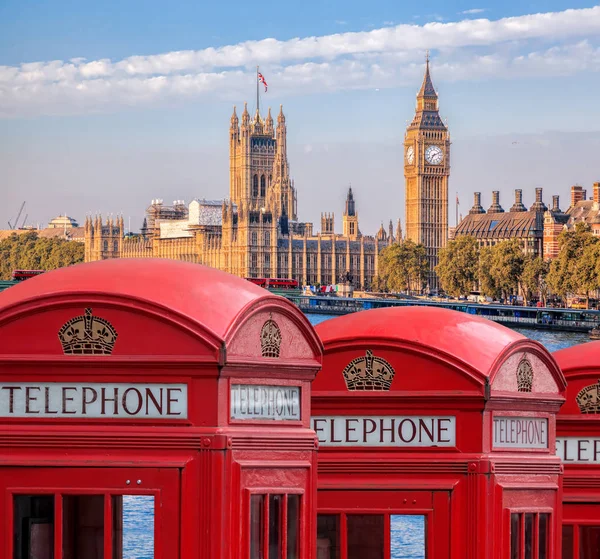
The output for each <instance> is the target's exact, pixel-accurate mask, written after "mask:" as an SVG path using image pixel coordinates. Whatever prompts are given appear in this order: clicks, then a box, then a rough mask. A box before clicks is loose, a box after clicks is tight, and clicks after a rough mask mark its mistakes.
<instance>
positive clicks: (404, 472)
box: [311, 307, 565, 559]
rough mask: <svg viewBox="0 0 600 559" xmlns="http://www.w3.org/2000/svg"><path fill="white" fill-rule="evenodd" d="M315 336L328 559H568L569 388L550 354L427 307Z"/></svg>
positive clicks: (321, 524) (316, 420) (383, 313)
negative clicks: (564, 408)
mask: <svg viewBox="0 0 600 559" xmlns="http://www.w3.org/2000/svg"><path fill="white" fill-rule="evenodd" d="M316 330H317V333H318V334H319V336H320V337H321V339H322V341H323V344H324V358H323V370H322V371H321V372H320V373H319V375H318V376H317V378H316V380H315V382H314V383H313V386H312V412H311V414H312V424H313V429H314V430H315V431H316V433H317V437H318V439H319V449H320V450H319V455H318V496H317V510H318V518H317V558H318V559H396V558H397V557H419V558H427V559H448V558H452V559H465V558H468V559H475V558H485V559H551V558H558V557H559V550H558V549H557V545H558V543H559V542H560V535H559V533H558V528H557V527H558V526H560V518H559V516H560V502H561V464H560V460H559V459H558V458H557V457H556V456H555V453H554V440H555V414H556V412H557V411H558V409H559V407H560V405H561V403H562V402H563V400H564V397H563V393H564V390H565V381H564V378H563V376H562V374H561V372H560V369H559V368H558V367H557V366H556V363H555V362H554V360H553V358H552V356H551V355H550V354H549V353H548V351H546V350H545V349H544V347H543V346H542V345H541V344H539V343H537V342H534V341H532V340H529V339H527V338H525V337H523V336H521V335H520V334H517V333H516V332H513V331H511V330H509V329H507V328H504V327H503V326H499V325H497V324H495V323H493V322H491V321H488V320H485V319H481V318H478V317H475V316H471V315H468V314H464V313H459V312H455V311H449V310H445V309H437V308H422V307H406V308H386V309H378V310H370V311H364V312H360V313H356V314H353V315H348V316H344V317H340V318H336V319H332V320H328V321H326V322H323V323H321V324H319V325H318V326H317V327H316Z"/></svg>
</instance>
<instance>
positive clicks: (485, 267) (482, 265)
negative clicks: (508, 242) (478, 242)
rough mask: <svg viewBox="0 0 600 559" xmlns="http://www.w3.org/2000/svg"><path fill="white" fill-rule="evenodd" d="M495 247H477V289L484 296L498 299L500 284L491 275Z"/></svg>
mask: <svg viewBox="0 0 600 559" xmlns="http://www.w3.org/2000/svg"><path fill="white" fill-rule="evenodd" d="M494 248H495V247H481V249H479V291H480V292H481V294H482V295H485V296H486V297H491V298H492V299H498V297H500V292H501V290H500V286H499V285H498V283H497V282H496V278H495V276H493V275H492V262H493V260H494Z"/></svg>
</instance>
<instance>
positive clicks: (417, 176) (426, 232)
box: [404, 58, 450, 289]
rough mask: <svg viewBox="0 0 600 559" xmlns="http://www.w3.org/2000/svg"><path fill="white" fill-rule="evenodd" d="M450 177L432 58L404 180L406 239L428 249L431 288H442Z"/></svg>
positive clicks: (407, 143) (409, 138) (408, 141)
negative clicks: (440, 258)
mask: <svg viewBox="0 0 600 559" xmlns="http://www.w3.org/2000/svg"><path fill="white" fill-rule="evenodd" d="M449 177H450V134H449V132H448V128H447V126H446V125H445V124H444V122H443V121H442V119H441V118H440V114H439V110H438V95H437V93H436V91H435V89H434V87H433V83H432V81H431V76H430V74H429V58H428V59H427V63H426V69H425V77H424V78H423V84H422V85H421V89H420V90H419V93H418V94H417V109H416V113H415V116H414V118H413V121H412V123H411V124H410V125H409V126H408V128H407V130H406V135H405V138H404V178H405V186H406V198H405V200H406V222H405V223H406V238H407V239H410V240H412V241H414V242H415V243H420V244H422V245H424V246H425V250H426V253H427V260H428V263H429V270H430V272H429V280H428V283H429V286H430V288H431V289H435V288H437V287H438V280H437V277H436V275H435V272H434V268H435V266H437V263H438V254H439V250H440V249H441V248H443V247H445V246H446V243H447V242H448V179H449Z"/></svg>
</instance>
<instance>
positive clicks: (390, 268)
mask: <svg viewBox="0 0 600 559" xmlns="http://www.w3.org/2000/svg"><path fill="white" fill-rule="evenodd" d="M428 271H429V264H428V262H427V258H426V252H425V247H424V246H423V245H418V244H416V243H414V242H413V241H410V240H409V241H404V242H402V243H394V244H393V245H390V246H388V247H385V248H384V249H383V250H382V251H381V252H380V253H379V262H378V270H377V287H378V288H379V289H381V290H382V291H383V290H385V291H397V292H399V291H419V292H420V291H421V290H422V289H423V288H424V287H425V283H426V281H427V272H428Z"/></svg>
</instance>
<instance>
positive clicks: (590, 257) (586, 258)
mask: <svg viewBox="0 0 600 559" xmlns="http://www.w3.org/2000/svg"><path fill="white" fill-rule="evenodd" d="M599 262H600V244H599V243H598V242H595V241H594V242H590V243H589V244H587V246H585V247H584V248H583V253H582V255H581V258H580V259H579V260H577V262H576V264H575V281H576V283H577V287H578V293H579V294H582V295H585V306H586V308H587V309H589V308H590V291H596V290H597V289H599V288H600V276H599V275H598V263H599Z"/></svg>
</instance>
